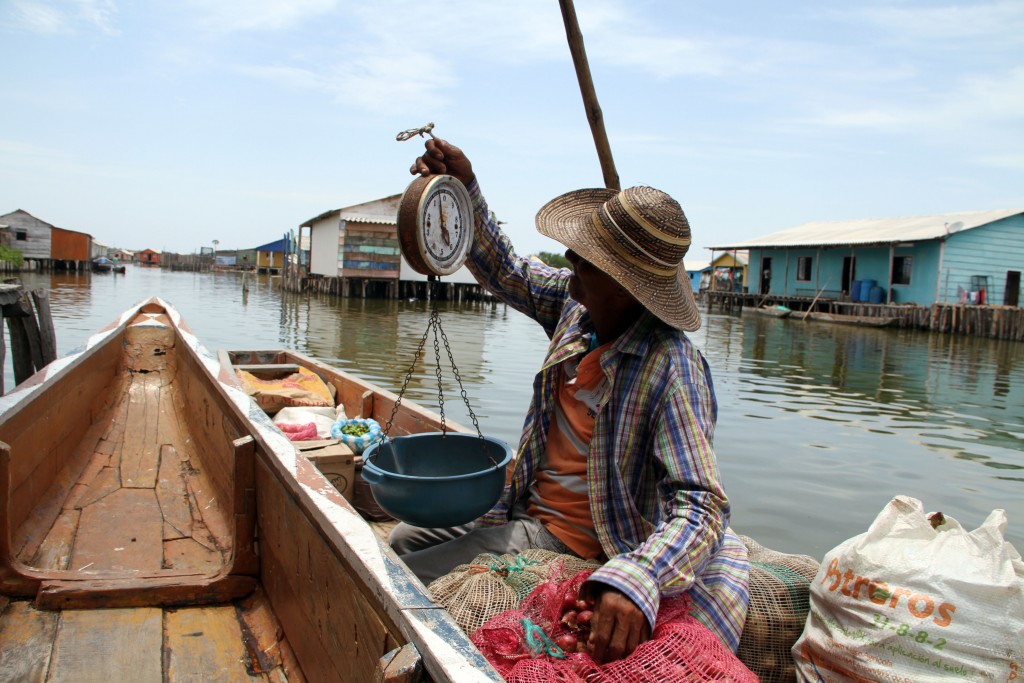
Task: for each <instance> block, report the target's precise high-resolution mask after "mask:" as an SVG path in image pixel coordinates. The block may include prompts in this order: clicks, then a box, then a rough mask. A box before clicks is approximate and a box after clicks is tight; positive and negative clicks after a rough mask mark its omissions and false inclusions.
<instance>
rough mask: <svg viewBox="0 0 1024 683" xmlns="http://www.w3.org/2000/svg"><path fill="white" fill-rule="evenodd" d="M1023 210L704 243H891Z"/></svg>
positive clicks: (821, 225)
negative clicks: (730, 241)
mask: <svg viewBox="0 0 1024 683" xmlns="http://www.w3.org/2000/svg"><path fill="white" fill-rule="evenodd" d="M1021 213H1024V209H1003V210H1000V211H965V212H961V213H946V214H940V215H937V216H908V217H903V218H869V219H864V220H855V221H822V222H817V223H804V224H803V225H798V226H796V227H794V228H786V229H785V230H780V231H779V232H774V233H772V234H770V235H765V236H764V237H757V238H755V239H751V240H746V241H745V242H736V243H734V244H724V245H720V246H714V247H708V249H750V248H764V247H826V246H827V247H836V246H854V245H867V244H893V243H896V242H913V241H914V240H931V239H938V238H940V237H945V236H946V235H951V234H953V233H955V232H962V231H964V230H970V229H972V228H977V227H980V226H982V225H987V224H989V223H994V222H995V221H998V220H1002V219H1003V218H1009V217H1010V216H1016V215H1017V214H1021Z"/></svg>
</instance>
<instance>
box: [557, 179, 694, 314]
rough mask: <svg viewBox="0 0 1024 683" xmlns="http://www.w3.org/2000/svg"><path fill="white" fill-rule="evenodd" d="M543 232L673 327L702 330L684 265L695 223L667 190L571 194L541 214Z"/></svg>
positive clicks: (599, 190)
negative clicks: (692, 225)
mask: <svg viewBox="0 0 1024 683" xmlns="http://www.w3.org/2000/svg"><path fill="white" fill-rule="evenodd" d="M537 230H538V231H539V232H540V233H541V234H542V235H546V236H547V237H551V238H552V239H556V240H558V241H559V242H561V243H562V244H564V245H565V246H567V247H568V248H569V249H572V250H573V251H574V252H576V253H577V254H579V255H580V256H581V257H582V258H584V259H586V260H587V261H589V262H590V263H592V264H594V265H595V266H597V267H598V268H600V269H601V270H602V271H604V272H605V273H607V274H608V275H611V276H612V277H613V278H615V281H616V282H618V283H619V284H620V285H622V286H623V287H625V288H626V289H627V290H628V291H629V293H630V294H632V295H633V296H634V297H636V299H637V300H638V301H639V302H640V303H642V304H643V305H644V307H645V308H647V310H649V311H650V312H651V313H653V314H654V315H656V316H658V317H659V318H661V319H662V320H664V321H665V322H666V323H668V324H669V325H671V326H672V327H674V328H676V329H679V330H686V331H688V332H692V331H694V330H696V329H698V328H699V327H700V313H699V312H698V310H697V303H696V302H695V301H694V299H693V288H692V285H691V284H690V279H689V277H688V276H687V273H686V267H685V266H684V265H683V256H685V255H686V251H687V250H688V249H689V248H690V224H689V223H688V222H687V220H686V216H685V215H683V209H682V207H680V206H679V202H677V201H676V200H674V199H672V197H670V196H668V195H667V194H665V193H664V192H662V191H660V190H655V189H654V188H653V187H642V186H641V187H630V188H627V189H625V190H622V191H621V192H618V191H616V190H608V189H587V190H575V191H573V192H568V193H566V194H563V195H562V196H560V197H555V198H554V199H552V200H551V201H550V202H548V203H547V204H545V205H544V206H543V207H542V208H541V210H540V211H539V212H537Z"/></svg>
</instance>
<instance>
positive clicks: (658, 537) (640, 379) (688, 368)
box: [467, 181, 748, 650]
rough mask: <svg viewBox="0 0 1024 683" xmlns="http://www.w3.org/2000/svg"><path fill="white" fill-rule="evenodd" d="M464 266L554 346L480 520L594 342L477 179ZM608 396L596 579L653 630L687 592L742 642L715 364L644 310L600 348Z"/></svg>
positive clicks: (531, 469)
mask: <svg viewBox="0 0 1024 683" xmlns="http://www.w3.org/2000/svg"><path fill="white" fill-rule="evenodd" d="M468 189H469V191H470V195H471V197H472V198H473V204H474V212H475V221H474V222H475V230H476V236H475V237H474V244H473V249H472V251H471V253H470V257H469V260H468V262H467V266H468V267H469V269H470V271H471V272H472V273H473V274H474V275H475V276H476V278H477V280H478V281H479V282H480V283H481V285H483V286H484V287H486V288H487V289H488V290H490V291H491V292H492V293H493V294H494V295H495V296H497V297H498V298H500V299H501V300H502V301H504V302H505V303H507V304H508V305H510V306H512V307H513V308H515V309H516V310H518V311H521V312H522V313H524V314H526V315H528V316H530V317H531V318H533V319H534V320H536V321H537V322H538V323H540V324H541V326H542V327H543V328H544V331H545V332H546V333H547V335H548V337H549V338H550V339H551V344H550V346H549V348H548V354H547V358H545V360H544V365H543V367H542V368H541V370H540V372H539V373H538V374H537V376H536V378H535V380H534V387H533V399H532V401H531V405H530V411H529V413H528V414H527V416H526V423H525V425H524V428H523V436H522V439H521V441H520V444H519V452H518V457H517V462H516V469H515V473H514V475H513V477H512V479H511V482H510V484H509V485H508V486H506V487H505V491H504V493H503V494H502V497H501V499H500V500H499V501H498V503H497V504H496V505H495V507H494V509H492V510H491V511H490V512H488V513H487V514H486V515H484V516H483V517H482V518H481V519H480V520H478V522H477V523H478V525H481V526H493V525H499V524H504V523H506V522H507V521H508V517H509V513H510V510H511V509H512V507H513V506H514V505H515V503H516V502H517V501H519V500H520V499H522V498H523V497H524V496H526V495H528V491H529V487H530V486H531V485H532V483H533V481H534V476H535V474H536V473H537V471H538V469H539V468H540V467H541V465H542V463H543V462H544V459H545V450H546V440H547V433H548V427H549V424H550V421H551V416H552V414H553V410H554V402H555V399H556V394H557V387H558V376H559V373H558V365H559V364H560V363H562V362H563V361H565V360H567V359H569V358H572V357H574V356H576V355H578V354H581V353H584V352H586V351H587V349H588V345H589V343H590V339H591V335H592V334H593V332H594V330H593V327H592V325H591V324H590V317H589V314H588V313H587V312H586V309H585V308H584V307H583V306H581V305H580V304H579V303H577V302H576V301H574V300H572V299H571V298H569V293H568V280H569V277H570V272H569V271H568V270H564V269H554V268H551V267H548V266H546V265H544V264H543V263H540V262H539V261H536V260H530V259H525V258H518V257H517V256H516V255H515V252H514V250H513V249H512V245H511V243H510V242H509V239H508V237H507V236H506V235H505V234H504V233H503V232H501V230H500V229H499V228H498V226H497V224H496V223H495V222H494V221H493V219H492V218H491V217H490V214H489V212H488V209H487V204H486V202H485V201H484V199H483V197H482V196H481V194H480V188H479V185H478V184H477V183H476V182H475V181H474V182H473V183H471V184H470V187H469V188H468ZM601 367H602V369H603V370H604V372H605V374H606V375H607V377H608V379H609V382H610V384H611V387H612V388H611V393H610V396H609V397H608V400H607V402H606V403H605V405H604V406H602V407H601V409H600V411H599V412H598V414H597V417H596V420H595V423H594V433H593V436H592V438H591V442H590V456H589V458H588V464H587V480H588V482H589V486H590V500H591V509H592V510H593V519H594V528H595V531H596V532H597V535H598V539H599V540H600V542H601V547H602V549H603V551H604V554H605V556H606V557H607V558H609V559H608V560H607V562H606V563H605V565H604V566H603V567H601V568H600V569H598V570H597V571H595V572H594V574H593V575H592V576H591V580H593V581H599V582H602V583H605V584H608V585H611V586H613V587H615V588H617V589H618V590H620V591H622V592H623V593H624V594H625V595H627V596H628V597H629V598H630V599H632V600H633V602H635V603H636V604H637V605H638V606H639V607H640V608H641V610H643V612H644V614H645V615H646V617H647V620H648V622H649V623H650V624H651V626H652V628H653V625H654V622H655V615H656V613H657V611H658V605H659V603H660V598H661V596H663V595H666V596H667V595H677V594H679V593H682V592H685V591H689V592H690V594H691V596H692V597H693V599H694V608H695V609H694V615H695V616H696V617H697V618H699V619H701V621H703V622H704V623H705V625H707V626H708V627H709V628H711V629H712V630H713V631H714V632H715V633H717V634H718V635H719V637H721V638H722V639H723V641H724V642H726V644H728V645H730V646H731V647H732V649H733V650H735V649H736V647H737V645H738V644H739V636H740V632H741V630H742V627H743V623H744V620H745V618H746V609H747V602H748V598H747V570H748V564H747V558H746V549H745V547H744V546H743V544H742V543H741V542H740V541H739V539H738V538H736V537H735V535H734V534H732V532H731V531H727V525H728V522H729V502H728V499H727V498H726V495H725V491H724V489H723V487H722V484H721V482H720V481H719V473H718V466H717V463H716V459H715V453H714V450H713V449H712V445H711V440H712V435H713V433H714V427H715V419H716V416H717V412H718V404H717V402H716V399H715V392H714V387H713V386H712V382H711V372H710V369H709V368H708V365H707V361H705V360H704V357H703V356H702V355H701V353H700V351H698V350H697V348H696V347H694V346H693V345H692V344H691V342H690V340H689V339H688V338H687V337H686V335H685V334H683V333H682V332H680V331H678V330H675V329H673V328H671V327H669V326H668V325H666V324H665V323H663V322H661V321H660V320H659V319H658V318H657V317H655V316H654V315H652V314H651V313H649V312H647V313H645V314H644V315H642V316H641V317H640V318H639V319H638V320H637V321H636V322H635V323H634V324H633V325H632V326H631V327H630V328H629V329H628V330H627V331H626V332H625V333H623V334H622V335H621V336H620V337H619V338H618V339H616V340H615V341H614V343H613V344H612V345H611V348H610V349H609V350H608V351H606V352H605V353H604V354H603V355H602V356H601Z"/></svg>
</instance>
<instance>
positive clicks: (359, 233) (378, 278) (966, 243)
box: [0, 194, 1024, 338]
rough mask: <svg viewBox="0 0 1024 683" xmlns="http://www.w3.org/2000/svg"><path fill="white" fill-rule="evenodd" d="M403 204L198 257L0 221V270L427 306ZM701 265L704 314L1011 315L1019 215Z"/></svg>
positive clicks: (815, 232)
mask: <svg viewBox="0 0 1024 683" xmlns="http://www.w3.org/2000/svg"><path fill="white" fill-rule="evenodd" d="M400 200H401V195H398V194H396V195H391V196H388V197H384V198H381V199H376V200H373V201H368V202H364V203H361V204H356V205H353V206H348V207H342V208H337V209H329V210H325V211H324V212H322V213H320V214H318V215H316V216H313V217H312V218H309V219H308V220H305V221H303V222H302V223H300V224H299V226H298V227H297V228H294V229H289V230H286V231H283V234H282V237H281V238H279V239H277V240H274V241H271V242H267V243H265V244H261V245H258V246H253V247H251V248H247V249H218V248H217V246H218V245H217V243H213V245H212V246H209V247H208V246H203V247H201V248H200V249H199V250H198V252H197V253H193V254H176V253H168V252H161V251H160V250H158V249H155V248H152V247H149V248H142V249H139V250H128V249H123V248H118V247H110V246H107V245H104V244H102V243H101V242H100V241H98V240H96V239H94V238H93V236H92V235H90V234H88V233H85V232H80V231H75V230H69V229H66V228H61V227H57V226H55V225H52V224H50V223H48V222H46V221H45V220H44V219H42V218H39V217H36V216H34V215H32V214H30V213H29V212H27V211H24V210H21V209H19V210H17V211H13V212H11V213H8V214H5V215H3V216H0V269H6V270H21V269H32V270H86V269H91V268H93V266H94V264H95V262H96V260H97V259H101V258H102V259H107V260H109V261H111V262H113V263H115V264H132V265H133V266H142V267H153V266H155V267H163V268H170V269H177V270H211V269H228V270H251V271H255V272H257V273H267V274H270V275H280V276H282V286H284V287H285V288H287V289H291V290H295V291H316V292H325V293H330V294H336V295H340V296H358V297H381V298H397V297H405V296H423V295H424V294H425V287H426V277H425V276H423V275H420V274H419V273H416V272H415V271H413V270H412V269H411V268H409V266H408V265H407V264H406V263H405V261H404V260H403V259H402V257H401V249H400V247H399V242H398V233H397V225H396V216H397V212H398V205H399V202H400ZM709 251H710V252H711V253H710V258H707V260H703V261H702V260H701V256H702V255H701V254H690V255H688V257H687V259H686V265H687V271H688V275H689V278H690V282H691V285H692V287H693V291H694V292H695V293H696V294H697V295H698V298H699V299H701V300H702V301H705V302H706V303H708V305H709V306H711V305H714V304H715V303H716V302H717V304H718V305H720V306H723V307H724V308H726V309H731V308H732V307H733V306H736V307H738V308H742V307H744V306H747V307H749V306H757V307H764V306H765V305H779V306H785V307H790V308H796V309H801V310H803V309H806V310H810V309H812V308H815V309H820V308H821V307H822V306H828V307H830V308H831V309H832V311H833V312H837V309H838V307H842V306H850V305H857V307H858V308H857V311H856V312H858V313H860V314H868V315H885V316H893V315H896V314H897V312H898V310H899V307H901V306H904V307H915V308H921V309H928V308H929V307H933V306H945V305H953V306H958V305H966V306H984V307H988V308H993V307H994V308H999V307H1013V308H1019V307H1020V303H1021V273H1022V272H1024V209H1007V210H983V211H972V212H963V213H951V214H940V215H933V216H914V217H897V218H882V219H865V220H848V221H831V222H815V223H808V224H805V225H799V226H794V227H791V228H787V229H785V230H782V231H779V232H775V233H771V234H767V235H764V236H761V237H758V238H754V239H750V240H745V241H742V242H737V243H732V244H720V245H717V246H715V247H713V248H711V249H709ZM480 294H481V292H480V288H479V286H478V285H477V283H476V281H475V280H474V278H473V277H472V275H471V274H470V273H469V272H468V271H467V270H466V269H465V268H463V269H461V270H460V271H458V272H456V273H455V274H453V275H452V276H449V277H446V278H445V282H444V289H443V290H442V291H441V292H440V295H441V296H445V297H453V298H462V297H463V296H478V295H480ZM873 306H875V307H883V308H871V307H873ZM904 313H906V314H907V315H910V314H909V313H907V312H906V311H904ZM921 317H922V316H921V314H919V313H916V312H915V313H914V315H913V318H914V319H915V320H920V319H921ZM996 317H999V316H998V311H997V315H996ZM929 324H932V323H931V322H930V323H929ZM914 325H915V326H920V325H919V324H918V323H914ZM907 326H910V323H908V324H907ZM1016 334H1017V333H1016V332H1013V333H1011V335H1010V336H1011V338H1013V337H1014V335H1016ZM998 336H1002V335H998Z"/></svg>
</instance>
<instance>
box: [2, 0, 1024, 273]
mask: <svg viewBox="0 0 1024 683" xmlns="http://www.w3.org/2000/svg"><path fill="white" fill-rule="evenodd" d="M575 5H576V12H577V15H578V18H579V22H580V26H581V29H582V33H583V36H584V39H585V43H586V50H587V55H588V58H589V63H590V69H591V73H592V76H593V80H594V84H595V88H596V91H597V97H598V100H599V103H600V106H601V110H602V112H603V115H604V120H605V126H606V130H607V134H608V138H609V141H610V145H611V149H612V153H613V156H614V159H615V163H616V167H617V170H618V174H619V176H620V179H621V182H622V186H623V187H628V186H631V185H650V186H653V187H656V188H658V189H660V190H664V191H665V192H668V193H669V194H671V195H672V196H673V197H675V198H676V199H677V200H678V201H679V202H680V204H681V205H682V206H683V208H684V211H685V212H686V215H687V217H688V219H689V221H690V224H691V228H692V231H693V246H692V247H691V250H690V253H689V255H688V256H687V262H688V263H690V262H692V261H707V260H709V259H710V257H711V252H710V251H708V250H707V247H708V246H712V245H726V244H734V243H737V242H741V241H744V240H747V239H752V238H756V237H759V236H762V235H766V234H769V233H771V232H775V231H777V230H782V229H785V228H789V227H793V226H796V225H799V224H802V223H806V222H810V221H824V220H845V219H857V218H883V217H896V216H908V215H929V214H942V213H949V212H957V211H972V210H988V209H1013V208H1024V39H1022V38H1021V36H1024V2H1020V0H1008V1H994V2H963V1H959V2H957V1H952V2H925V1H915V0H879V1H875V0H864V1H862V2H857V3H840V2H821V1H820V0H815V1H813V2H810V1H808V2H800V1H794V2H762V1H751V0H736V1H735V2H721V1H720V0H714V1H705V0H693V1H681V0H671V1H670V0H660V1H653V0H650V1H649V0H576V3H575ZM0 93H2V100H0V102H2V104H0V215H3V214H6V213H8V212H10V211H14V210H16V209H24V210H25V211H28V212H29V213H31V214H32V215H34V216H36V217H37V218H40V219H42V220H44V221H47V222H49V223H52V224H54V225H56V226H58V227H62V228H67V229H71V230H79V231H83V232H87V233H89V234H91V235H92V236H93V237H94V239H96V240H97V241H99V242H102V243H103V244H106V245H108V246H111V247H120V248H125V249H144V248H154V249H161V250H166V251H175V252H179V253H194V252H196V251H198V250H199V249H200V248H201V247H209V246H212V243H213V240H217V241H218V244H219V248H220V249H236V248H237V249H244V248H251V247H255V246H258V245H260V244H265V243H267V242H271V241H274V240H276V239H279V238H280V237H281V236H282V235H283V234H284V232H285V231H288V230H289V229H295V228H297V227H298V226H299V224H301V223H302V222H304V221H306V220H308V219H309V218H312V217H314V216H316V215H318V214H320V213H322V212H324V211H327V210H330V209H336V208H341V207H346V206H351V205H354V204H359V203H362V202H366V201H371V200H374V199H378V198H381V197H386V196H389V195H393V194H397V193H400V192H402V191H403V190H404V189H405V187H406V186H407V185H408V183H409V182H410V181H411V180H412V177H411V176H410V175H409V171H408V169H409V166H410V164H411V163H412V161H413V159H414V158H415V157H416V156H417V155H418V154H420V153H422V149H423V147H422V141H421V140H419V139H416V140H414V141H408V142H397V141H396V140H395V135H396V134H397V133H398V132H399V131H402V130H405V129H408V128H414V127H418V126H421V125H423V124H426V123H427V122H433V123H434V124H435V126H436V127H435V133H436V134H437V135H438V136H440V137H444V138H445V139H447V140H449V141H451V142H452V143H454V144H456V145H459V146H460V147H462V148H463V150H465V152H466V154H467V155H468V156H469V158H470V159H471V160H472V162H473V165H474V170H475V171H476V173H477V177H478V179H479V181H480V185H481V188H482V190H483V193H484V195H485V197H486V198H487V200H488V202H489V205H490V208H491V210H492V211H494V212H495V213H496V214H497V216H498V218H499V219H500V220H502V221H504V222H505V229H506V231H507V232H508V233H509V234H510V236H511V238H512V241H513V243H514V244H515V246H516V248H517V251H519V252H520V253H521V254H530V253H536V252H538V251H558V252H561V251H562V248H561V247H560V246H559V245H558V244H557V243H555V242H553V241H551V240H549V239H547V238H544V237H541V236H540V235H538V234H537V232H536V230H535V227H534V216H535V215H536V212H537V210H538V209H539V208H540V207H541V206H542V205H543V204H544V203H545V202H547V201H548V200H549V199H551V198H553V197H555V196H557V195H559V194H562V193H563V192H568V191H570V190H574V189H578V188H583V187H600V186H602V185H603V180H602V175H601V170H600V165H599V161H598V157H597V154H596V152H595V147H594V142H593V138H592V137H591V132H590V127H589V124H588V122H587V118H586V112H585V110H584V106H583V101H582V97H581V95H580V90H579V85H578V82H577V80H576V73H575V71H574V68H573V64H572V58H571V55H570V52H569V48H568V44H567V41H566V36H565V29H564V25H563V23H562V18H561V14H560V11H559V6H558V2H556V1H555V0H517V1H516V2H481V1H480V0H445V1H444V2H438V1H436V0H417V1H416V2H407V1H405V0H379V1H377V2H367V1H365V0H364V1H362V2H346V1H343V0H177V1H176V2H154V1H152V0H134V1H132V2H126V1H124V0H53V1H49V2H43V1H39V0H0Z"/></svg>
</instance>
